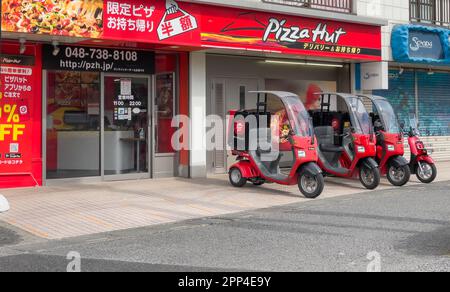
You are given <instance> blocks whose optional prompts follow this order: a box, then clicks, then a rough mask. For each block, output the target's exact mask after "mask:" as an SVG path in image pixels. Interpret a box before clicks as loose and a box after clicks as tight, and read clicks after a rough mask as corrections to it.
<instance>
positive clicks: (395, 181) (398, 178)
mask: <svg viewBox="0 0 450 292" xmlns="http://www.w3.org/2000/svg"><path fill="white" fill-rule="evenodd" d="M410 178H411V170H410V169H409V165H405V166H401V167H396V166H393V165H391V166H390V167H389V170H388V173H387V179H388V181H389V182H390V183H391V184H392V185H394V186H396V187H401V186H404V185H406V184H407V183H408V182H409V179H410Z"/></svg>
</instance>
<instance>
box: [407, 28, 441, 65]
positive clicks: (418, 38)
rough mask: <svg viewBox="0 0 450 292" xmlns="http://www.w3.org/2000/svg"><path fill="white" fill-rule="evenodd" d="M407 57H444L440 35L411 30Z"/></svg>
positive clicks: (434, 58)
mask: <svg viewBox="0 0 450 292" xmlns="http://www.w3.org/2000/svg"><path fill="white" fill-rule="evenodd" d="M409 57H410V58H428V59H433V60H442V59H444V58H445V55H444V46H443V45H442V41H441V36H440V35H439V34H438V33H435V32H424V31H416V30H411V31H410V32H409Z"/></svg>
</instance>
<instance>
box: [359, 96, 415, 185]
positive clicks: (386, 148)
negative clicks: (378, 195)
mask: <svg viewBox="0 0 450 292" xmlns="http://www.w3.org/2000/svg"><path fill="white" fill-rule="evenodd" d="M359 96H360V97H361V98H366V99H369V101H370V102H371V104H372V112H371V113H370V116H371V121H372V123H373V126H374V129H375V132H376V137H377V139H376V140H377V155H376V161H377V163H378V164H379V166H380V173H381V175H383V176H387V179H388V180H389V182H390V183H391V184H392V185H394V186H403V185H405V184H407V183H408V182H409V179H410V177H411V171H410V169H409V164H408V161H407V160H406V159H405V158H404V157H403V156H404V154H405V148H404V139H403V133H402V130H401V126H400V124H399V122H398V117H397V115H396V113H395V111H394V108H393V107H392V105H391V103H390V102H389V101H388V100H387V99H386V98H384V97H382V96H375V95H359Z"/></svg>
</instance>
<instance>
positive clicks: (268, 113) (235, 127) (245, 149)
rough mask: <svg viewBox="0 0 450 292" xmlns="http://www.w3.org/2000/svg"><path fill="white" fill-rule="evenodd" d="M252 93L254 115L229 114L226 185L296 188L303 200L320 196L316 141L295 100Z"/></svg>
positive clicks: (281, 94) (294, 97) (286, 94)
mask: <svg viewBox="0 0 450 292" xmlns="http://www.w3.org/2000/svg"><path fill="white" fill-rule="evenodd" d="M252 93H256V94H257V95H258V101H257V105H256V110H245V109H242V110H239V111H232V112H230V121H229V126H228V131H229V134H228V136H229V137H228V144H229V146H230V147H231V149H232V153H233V155H236V157H237V162H236V163H235V164H234V165H232V166H231V167H230V170H229V179H230V182H231V184H232V185H233V186H235V187H243V186H244V185H245V184H246V183H247V182H251V183H253V184H254V185H262V184H264V183H266V182H270V183H278V184H282V185H296V184H297V185H298V187H299V189H300V191H301V192H302V194H303V195H304V196H305V197H307V198H316V197H318V196H320V194H321V193H322V191H323V189H324V178H323V176H322V171H321V169H320V168H319V166H318V165H317V160H318V156H317V140H316V139H315V137H314V131H313V127H312V124H311V118H310V116H309V114H308V112H307V111H306V109H305V107H304V106H303V104H302V102H301V100H300V98H299V97H298V96H297V95H295V94H293V93H289V92H277V91H260V92H252ZM279 133H281V135H279ZM277 138H278V139H277ZM285 150H287V151H285ZM286 158H288V159H287V161H286ZM289 158H290V159H289ZM282 160H283V161H284V162H283V163H284V164H285V165H284V166H282V163H281V162H282ZM289 160H290V163H288V165H286V162H289ZM286 166H287V167H286Z"/></svg>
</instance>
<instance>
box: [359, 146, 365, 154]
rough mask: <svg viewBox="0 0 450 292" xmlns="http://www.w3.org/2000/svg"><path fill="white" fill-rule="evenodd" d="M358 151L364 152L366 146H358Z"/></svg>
mask: <svg viewBox="0 0 450 292" xmlns="http://www.w3.org/2000/svg"><path fill="white" fill-rule="evenodd" d="M358 153H366V147H364V146H358Z"/></svg>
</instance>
